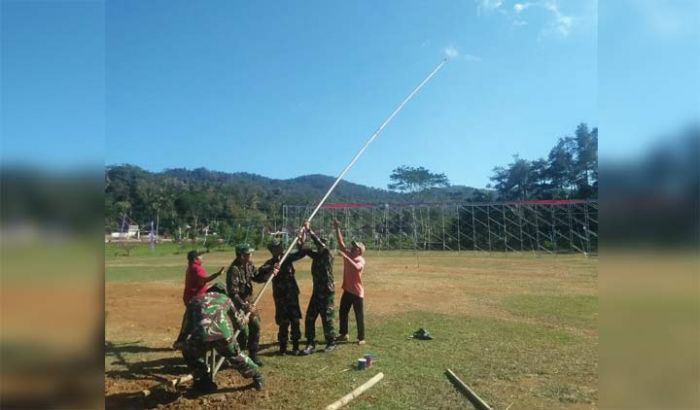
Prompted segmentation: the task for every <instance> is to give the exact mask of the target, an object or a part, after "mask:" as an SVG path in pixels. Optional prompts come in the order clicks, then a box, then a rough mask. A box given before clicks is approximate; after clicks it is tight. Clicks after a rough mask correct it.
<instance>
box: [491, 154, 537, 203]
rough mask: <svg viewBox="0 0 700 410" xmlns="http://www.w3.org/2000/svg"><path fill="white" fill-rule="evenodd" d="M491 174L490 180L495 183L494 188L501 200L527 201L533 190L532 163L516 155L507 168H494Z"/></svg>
mask: <svg viewBox="0 0 700 410" xmlns="http://www.w3.org/2000/svg"><path fill="white" fill-rule="evenodd" d="M493 172H494V176H492V177H491V180H492V181H494V182H495V185H494V188H496V190H498V193H499V194H500V196H501V197H502V198H503V199H506V200H513V199H521V200H522V199H528V198H530V197H531V194H532V193H533V191H534V190H535V182H536V181H535V178H534V174H533V172H532V163H530V161H527V160H524V159H522V158H520V157H519V156H518V155H517V154H516V155H514V156H513V162H511V163H510V164H508V167H507V168H504V167H496V168H494V169H493Z"/></svg>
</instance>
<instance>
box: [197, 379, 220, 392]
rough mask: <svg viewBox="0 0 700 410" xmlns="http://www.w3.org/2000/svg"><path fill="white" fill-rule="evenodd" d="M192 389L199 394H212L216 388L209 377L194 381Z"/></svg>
mask: <svg viewBox="0 0 700 410" xmlns="http://www.w3.org/2000/svg"><path fill="white" fill-rule="evenodd" d="M192 387H193V388H194V389H195V390H197V391H199V392H200V393H205V394H207V393H214V392H215V391H216V390H217V389H218V386H217V385H216V383H214V382H213V381H212V380H211V379H210V378H209V377H202V378H198V379H195V380H194V383H192Z"/></svg>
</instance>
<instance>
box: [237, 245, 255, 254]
mask: <svg viewBox="0 0 700 410" xmlns="http://www.w3.org/2000/svg"><path fill="white" fill-rule="evenodd" d="M253 251H255V248H253V247H252V246H250V244H248V243H239V244H238V245H236V253H238V254H241V253H253Z"/></svg>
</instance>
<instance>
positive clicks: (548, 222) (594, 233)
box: [282, 200, 598, 254]
mask: <svg viewBox="0 0 700 410" xmlns="http://www.w3.org/2000/svg"><path fill="white" fill-rule="evenodd" d="M312 210H313V208H312V207H309V206H298V205H284V206H283V209H282V218H283V225H284V228H285V229H286V230H287V231H288V232H294V231H295V230H296V229H298V228H299V226H301V224H302V223H303V221H304V219H305V218H306V217H307V216H308V215H310V214H311V211H312ZM333 218H337V219H338V220H339V221H340V222H341V224H342V227H343V232H344V234H345V237H346V238H348V239H357V240H360V241H363V242H364V243H365V245H367V247H369V248H370V249H377V250H382V249H421V250H453V251H462V250H480V251H504V252H513V251H518V252H524V251H533V252H536V251H540V252H547V253H569V252H580V253H584V254H589V253H596V252H597V250H598V202H597V201H594V200H541V201H516V202H498V203H466V204H380V205H377V204H367V203H336V204H326V205H324V206H323V207H322V208H321V209H320V210H319V212H318V214H317V215H316V217H315V218H314V221H313V223H312V225H313V227H314V230H315V231H317V232H319V233H321V234H322V235H324V236H327V237H332V234H333V232H332V229H331V220H332V219H333Z"/></svg>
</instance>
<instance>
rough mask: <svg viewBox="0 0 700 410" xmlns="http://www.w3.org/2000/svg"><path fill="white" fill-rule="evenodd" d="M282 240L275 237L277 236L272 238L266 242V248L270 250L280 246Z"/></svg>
mask: <svg viewBox="0 0 700 410" xmlns="http://www.w3.org/2000/svg"><path fill="white" fill-rule="evenodd" d="M282 247H283V245H282V241H281V240H279V239H277V238H272V239H270V241H269V242H268V243H267V249H269V250H272V249H275V248H282Z"/></svg>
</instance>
